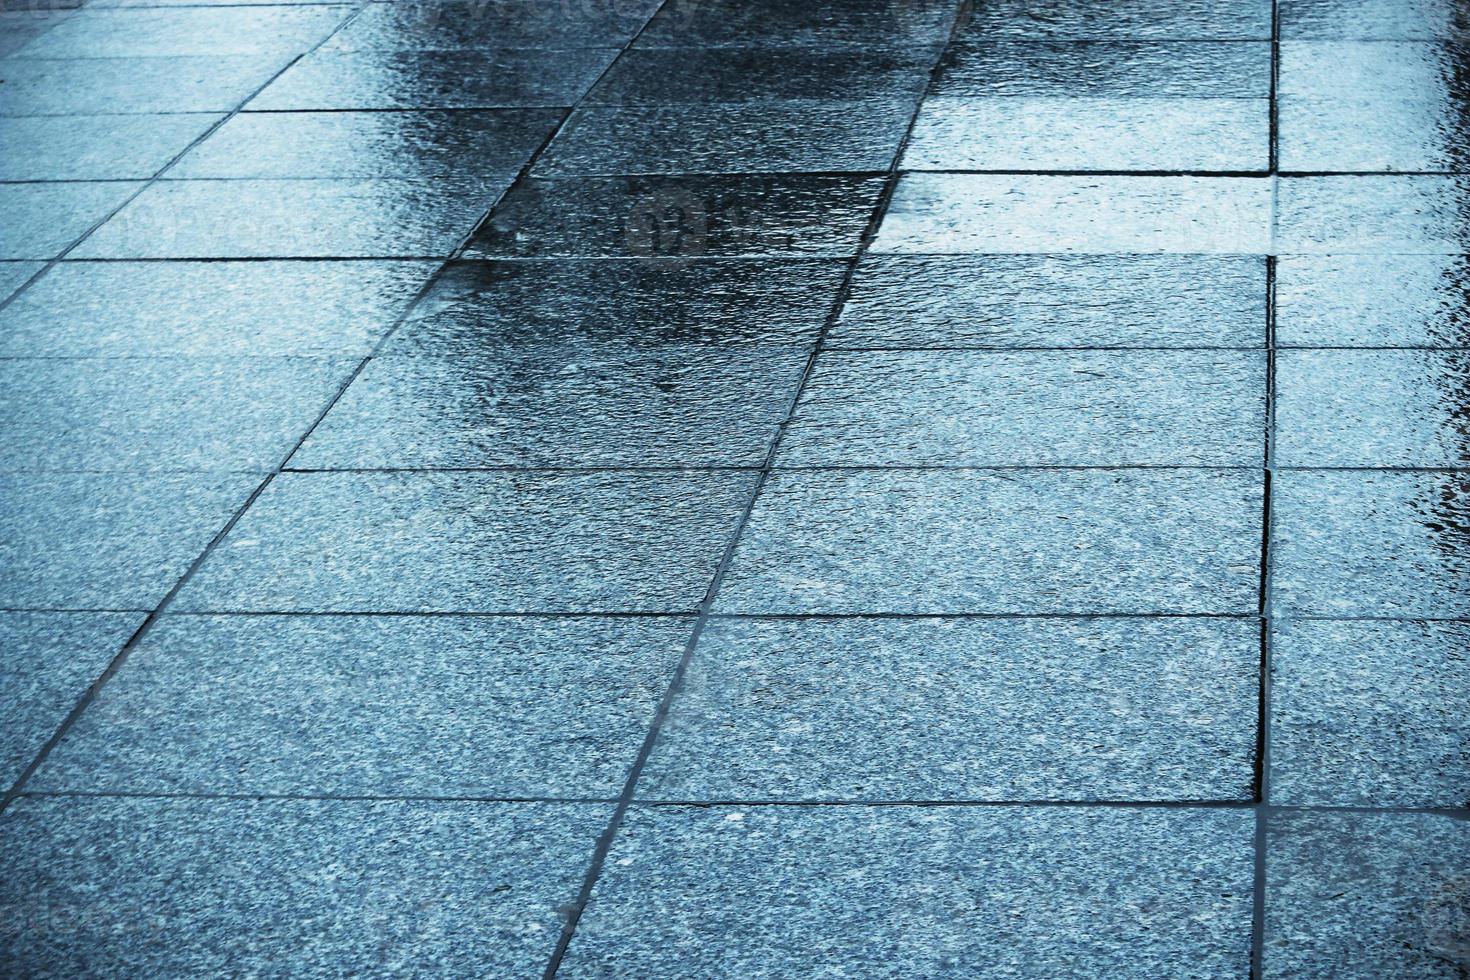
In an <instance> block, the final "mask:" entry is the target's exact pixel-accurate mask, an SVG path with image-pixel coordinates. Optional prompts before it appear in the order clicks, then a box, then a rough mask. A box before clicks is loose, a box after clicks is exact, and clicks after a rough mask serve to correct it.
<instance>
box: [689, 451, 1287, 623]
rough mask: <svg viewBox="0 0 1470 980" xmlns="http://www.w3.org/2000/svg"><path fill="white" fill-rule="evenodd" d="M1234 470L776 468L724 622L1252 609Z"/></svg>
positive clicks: (1256, 560)
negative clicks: (793, 616) (731, 618)
mask: <svg viewBox="0 0 1470 980" xmlns="http://www.w3.org/2000/svg"><path fill="white" fill-rule="evenodd" d="M1261 503H1262V501H1261V481H1260V475H1259V474H1257V473H1252V472H1249V471H1244V470H1196V471H1189V470H929V471H915V470H847V471H825V472H823V471H807V472H783V471H779V470H778V471H776V472H775V473H773V474H772V475H771V477H770V479H768V480H767V481H766V483H765V486H764V488H763V490H762V491H761V496H760V498H759V499H758V500H757V501H756V507H755V512H754V513H753V514H752V515H751V519H750V523H749V524H748V525H747V527H746V529H745V531H744V533H743V534H742V535H741V539H740V544H739V547H738V548H737V550H736V552H735V557H734V562H733V564H732V565H731V567H730V569H729V572H728V573H727V574H726V576H725V579H724V581H723V584H722V585H721V588H720V595H719V601H718V602H717V603H716V609H717V611H719V612H724V613H863V612H893V613H931V614H943V613H1097V614H1108V613H1119V614H1127V613H1219V614H1233V615H1245V614H1248V613H1252V612H1254V611H1255V608H1256V604H1257V594H1256V593H1257V587H1258V584H1259V583H1258V579H1259V574H1260V550H1261V549H1260V544H1261V526H1260V521H1261V509H1262V507H1261Z"/></svg>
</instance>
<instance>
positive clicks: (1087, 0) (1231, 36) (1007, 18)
mask: <svg viewBox="0 0 1470 980" xmlns="http://www.w3.org/2000/svg"><path fill="white" fill-rule="evenodd" d="M1284 5H1285V4H1284V3H1283V6H1284ZM960 36H961V38H962V39H964V40H976V41H983V40H986V39H988V38H997V37H1015V38H1028V39H1037V38H1051V39H1057V40H1103V39H1109V38H1112V39H1119V40H1124V39H1131V40H1145V39H1147V40H1159V41H1200V40H1212V41H1243V40H1255V41H1269V40H1270V39H1271V4H1270V2H1269V0H1129V2H1127V3H1098V2H1097V0H984V2H983V3H977V4H975V6H974V11H973V12H972V13H971V15H970V20H969V23H968V25H967V26H966V27H965V30H964V33H962V34H961V35H960Z"/></svg>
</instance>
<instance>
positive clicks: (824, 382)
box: [777, 351, 1266, 466]
mask: <svg viewBox="0 0 1470 980" xmlns="http://www.w3.org/2000/svg"><path fill="white" fill-rule="evenodd" d="M1265 426H1266V355H1265V353H1264V352H1251V351H1219V352H1209V351H1177V352H1170V351H1150V352H1148V353H1143V352H1138V351H1010V352H999V351H995V352H992V351H973V352H960V351H874V352H852V353H844V352H842V351H826V352H823V353H822V354H821V355H820V356H819V357H818V358H817V361H816V365H815V368H814V370H813V372H812V374H811V376H810V378H809V379H808V382H807V385H806V387H805V388H804V389H803V391H802V396H801V401H800V402H799V403H798V404H797V406H796V412H795V415H794V417H793V419H792V422H791V424H790V425H789V426H788V427H787V428H786V430H785V432H784V434H783V436H782V438H781V448H780V452H779V453H778V455H777V465H779V466H1001V465H1027V466H1146V465H1161V466H1258V465H1260V462H1261V459H1262V454H1263V453H1264V451H1265V438H1266V437H1265V431H1266V429H1265Z"/></svg>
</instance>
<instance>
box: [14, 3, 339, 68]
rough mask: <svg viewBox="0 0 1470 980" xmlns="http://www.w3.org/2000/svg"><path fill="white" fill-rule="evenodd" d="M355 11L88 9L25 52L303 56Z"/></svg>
mask: <svg viewBox="0 0 1470 980" xmlns="http://www.w3.org/2000/svg"><path fill="white" fill-rule="evenodd" d="M351 12H352V8H351V7H348V6H340V7H334V6H327V5H324V4H323V5H310V6H306V5H302V6H287V7H218V8H214V9H210V8H208V7H193V8H185V9H175V10H168V9H163V8H158V9H139V10H83V11H81V12H80V13H78V14H76V15H75V16H73V17H68V18H67V19H66V22H65V23H64V24H59V25H57V26H56V27H55V28H53V29H52V30H49V31H47V32H46V33H45V34H44V35H42V36H41V37H38V38H37V39H36V40H34V41H32V42H31V43H30V44H27V45H26V46H25V47H24V48H22V49H21V50H20V51H19V52H18V53H17V54H16V55H14V57H20V58H26V57H35V58H128V57H150V58H166V57H172V56H176V55H238V54H264V53H275V52H285V53H288V54H297V53H299V52H301V51H305V50H306V49H307V48H309V47H311V46H312V45H314V44H316V43H318V42H319V41H321V40H322V39H323V38H325V37H326V36H327V35H328V34H330V33H331V32H332V29H333V28H335V27H336V26H337V25H338V24H340V23H341V22H342V20H343V19H344V18H345V17H346V16H347V15H348V14H350V13H351Z"/></svg>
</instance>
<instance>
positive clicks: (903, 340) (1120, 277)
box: [827, 255, 1279, 348]
mask: <svg viewBox="0 0 1470 980" xmlns="http://www.w3.org/2000/svg"><path fill="white" fill-rule="evenodd" d="M1265 284H1266V263H1265V262H1264V261H1263V260H1262V259H1260V258H1255V257H1244V256H1209V257H1204V256H1176V255H1111V256H1090V255H1077V256H1063V255H940V256H930V255H925V256H908V255H904V256H897V255H894V256H890V255H878V256H873V255H870V256H867V257H865V258H864V259H863V261H862V262H861V263H860V264H859V266H858V269H857V272H856V274H855V275H854V276H853V281H852V292H851V293H850V294H849V296H848V299H847V303H846V304H845V305H844V306H843V308H842V314H841V317H840V318H839V319H838V321H837V323H836V324H835V325H834V326H833V328H832V330H831V331H830V332H829V334H828V336H827V342H828V346H831V347H985V348H992V347H993V348H1026V347H1040V348H1046V347H1262V346H1264V344H1265V320H1266V291H1265ZM1278 288H1279V287H1278Z"/></svg>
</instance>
